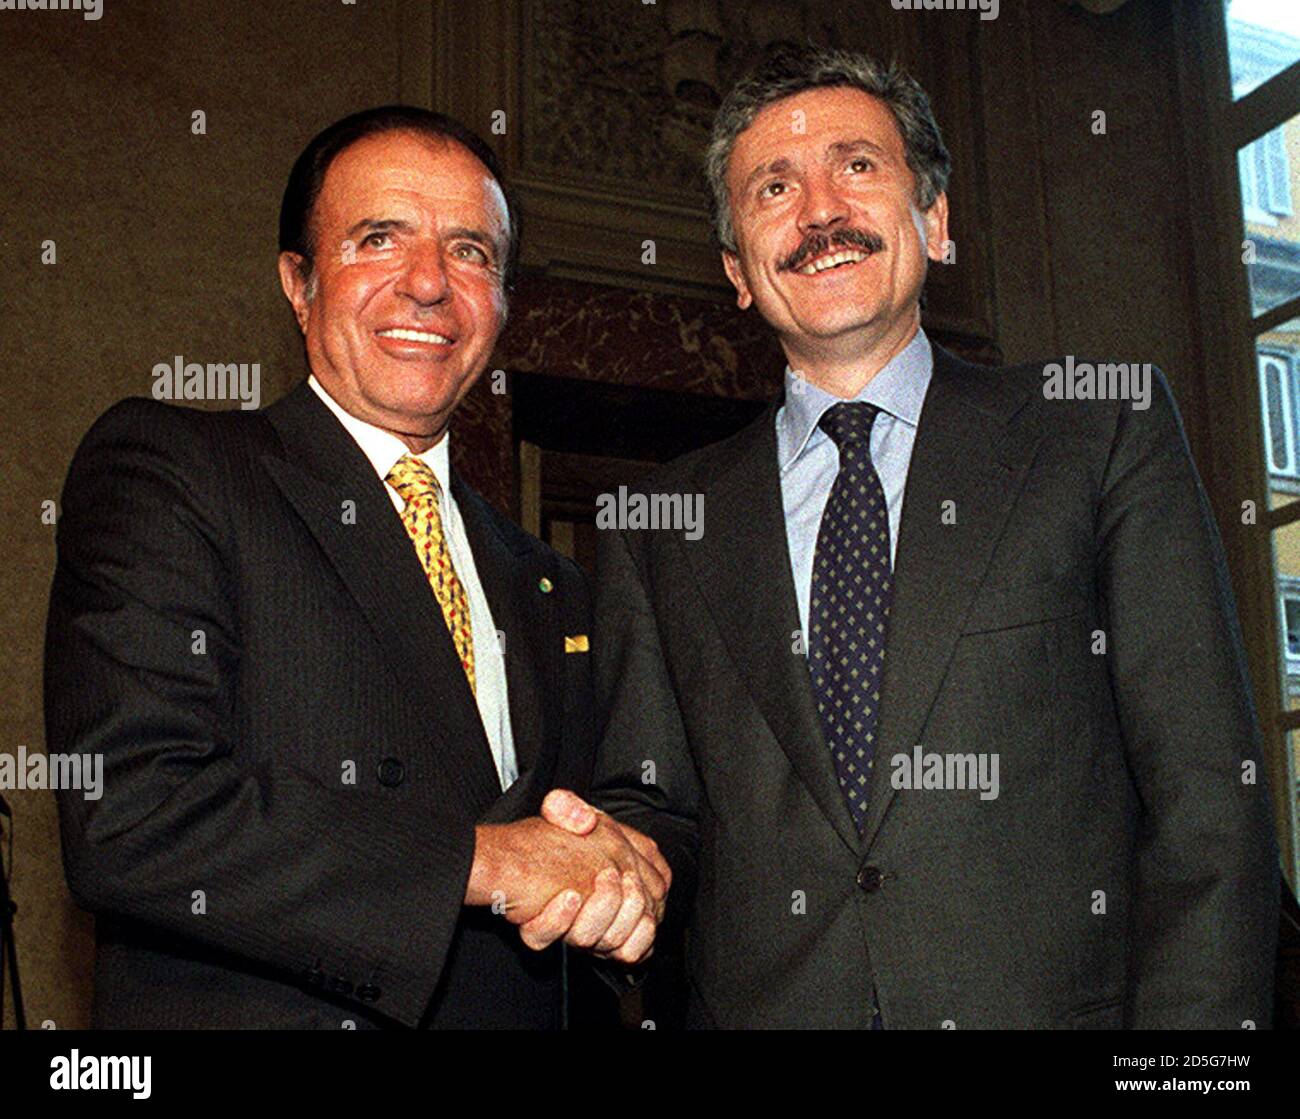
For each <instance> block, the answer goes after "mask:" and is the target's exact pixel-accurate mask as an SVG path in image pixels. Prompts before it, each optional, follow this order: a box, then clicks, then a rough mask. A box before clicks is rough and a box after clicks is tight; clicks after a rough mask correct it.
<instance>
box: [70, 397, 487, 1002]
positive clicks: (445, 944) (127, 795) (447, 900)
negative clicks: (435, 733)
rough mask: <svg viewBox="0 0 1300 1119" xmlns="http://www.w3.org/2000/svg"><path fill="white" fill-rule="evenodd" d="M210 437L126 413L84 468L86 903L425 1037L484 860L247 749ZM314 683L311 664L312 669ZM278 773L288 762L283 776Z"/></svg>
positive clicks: (80, 591)
mask: <svg viewBox="0 0 1300 1119" xmlns="http://www.w3.org/2000/svg"><path fill="white" fill-rule="evenodd" d="M204 419H205V417H202V416H201V415H198V414H191V413H186V412H184V411H183V410H181V409H174V408H169V407H166V406H163V405H159V404H156V403H154V402H152V401H145V400H132V401H125V402H123V403H122V404H120V405H117V406H115V407H114V408H112V409H110V410H109V412H107V413H106V414H105V415H104V416H103V417H102V418H101V419H100V421H99V422H98V423H97V424H96V425H95V426H94V428H92V430H91V432H90V433H89V434H88V435H87V437H86V439H85V440H84V441H83V443H82V446H81V447H80V449H79V450H78V452H77V455H76V456H75V459H74V461H73V464H72V467H71V470H70V473H69V476H68V480H67V484H66V486H65V489H64V495H63V504H62V510H61V516H60V520H59V527H58V537H57V540H58V561H57V565H56V570H55V576H54V585H53V589H52V592H51V599H50V612H49V620H48V626H47V633H46V652H45V715H46V740H47V747H48V750H49V751H50V752H51V753H56V752H57V753H69V754H81V755H88V756H90V757H92V758H94V757H100V758H102V764H103V784H102V795H101V796H100V797H99V798H98V799H94V800H91V799H86V798H85V797H84V796H83V795H82V793H80V792H75V791H64V792H61V793H60V794H59V812H60V821H61V828H62V836H63V855H64V865H65V869H66V873H67V878H68V883H69V886H70V888H71V891H72V893H73V896H74V898H76V900H77V901H78V902H79V903H80V904H81V905H83V906H85V907H86V908H88V909H90V910H93V911H95V912H97V913H100V914H107V915H112V916H116V917H123V918H127V919H130V920H133V921H137V922H142V923H144V924H146V925H147V926H149V927H150V928H152V929H153V930H156V931H160V932H162V933H164V934H166V935H172V936H175V937H177V938H178V939H180V938H183V939H184V940H188V941H191V942H197V943H199V944H201V945H204V946H207V947H210V948H212V949H217V950H223V951H225V952H229V953H233V954H235V955H236V956H238V957H242V958H245V959H247V960H249V961H253V962H255V963H257V964H260V965H263V966H265V967H269V968H270V969H272V970H273V971H275V972H279V973H282V974H283V976H284V978H285V980H286V981H288V982H294V981H298V982H302V983H304V984H305V985H308V986H313V987H316V988H318V989H320V990H321V993H322V994H323V995H328V996H329V997H338V998H342V999H344V1000H347V999H349V998H352V999H355V1000H357V1001H358V1002H360V1003H362V1004H364V1005H365V1006H366V1008H367V1009H369V1010H371V1011H375V1012H378V1013H381V1014H384V1015H387V1016H389V1017H391V1018H393V1019H395V1020H397V1021H398V1022H401V1023H404V1024H406V1025H409V1026H414V1025H416V1024H417V1023H418V1022H419V1020H420V1017H421V1015H422V1014H423V1013H424V1011H425V1009H426V1007H427V1006H428V1004H429V1002H430V999H431V997H432V995H433V992H434V990H435V988H436V986H437V984H438V980H439V976H440V974H441V971H442V968H443V966H444V962H445V960H446V958H447V954H448V949H449V947H450V945H451V942H452V938H453V936H454V934H455V930H456V923H457V920H458V918H459V914H460V907H461V902H462V900H463V897H464V889H465V883H466V880H467V878H468V875H469V867H470V863H471V861H472V858H473V849H474V831H473V822H472V820H458V819H453V818H448V819H446V820H437V819H427V818H425V819H420V820H418V821H417V820H415V819H411V818H409V817H406V816H402V815H400V814H396V813H380V812H377V811H375V805H374V803H373V801H371V800H370V799H369V798H368V797H366V796H365V795H364V794H362V793H360V792H359V791H358V790H357V789H355V788H346V787H343V786H342V784H341V783H340V784H339V785H337V786H333V787H331V786H330V785H329V784H328V783H327V782H323V781H322V780H321V779H320V778H319V777H317V776H314V775H311V774H308V773H305V772H303V771H301V770H300V769H298V768H296V767H295V766H293V765H292V764H290V763H284V762H279V761H277V760H276V758H275V752H274V750H271V749H267V748H266V744H259V745H260V746H261V748H260V749H259V750H258V751H257V757H258V759H259V760H258V762H257V763H256V764H253V763H252V761H251V759H250V754H251V752H250V751H249V750H248V749H247V748H246V744H245V742H244V741H243V738H242V735H243V733H244V732H243V730H242V729H241V728H242V727H244V726H246V725H247V724H246V723H245V721H244V720H243V719H242V718H241V712H240V711H239V710H238V701H237V697H238V687H237V682H238V679H239V677H240V674H241V672H243V673H248V672H250V671H255V666H250V665H247V664H241V648H240V612H239V601H238V594H237V579H236V568H237V563H238V557H237V555H236V553H235V549H234V541H233V538H232V532H231V528H230V524H229V517H228V509H227V501H228V497H229V495H228V493H227V492H226V487H225V486H224V483H223V482H222V479H221V476H220V473H221V471H220V460H219V458H218V457H217V456H215V455H213V454H212V453H210V451H209V449H208V447H207V446H206V439H205V435H206V433H207V432H208V431H209V428H208V427H207V426H205V424H204V423H203V422H202V421H203V420H204ZM299 653H300V654H301V656H302V659H303V662H304V665H308V664H309V662H310V660H311V650H310V649H303V650H299ZM267 759H269V760H267Z"/></svg>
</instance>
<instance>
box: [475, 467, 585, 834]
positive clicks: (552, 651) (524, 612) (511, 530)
mask: <svg viewBox="0 0 1300 1119" xmlns="http://www.w3.org/2000/svg"><path fill="white" fill-rule="evenodd" d="M451 484H452V493H453V495H454V496H455V498H456V505H457V507H458V508H459V509H460V515H461V520H462V521H463V523H464V525H465V534H466V536H467V537H468V538H469V542H470V548H471V549H472V550H473V552H474V566H475V567H476V568H477V570H478V576H479V582H480V583H481V584H482V586H483V592H484V594H485V595H486V596H487V600H488V605H489V606H490V607H491V609H492V620H493V623H494V624H495V625H496V628H497V630H498V632H499V633H500V634H501V635H502V637H503V638H504V642H505V662H506V685H507V688H508V690H509V694H510V729H511V735H512V737H513V739H514V745H515V755H516V758H517V760H518V763H519V780H518V781H516V782H515V784H514V785H513V786H511V788H510V790H509V791H508V792H507V794H506V796H505V797H504V798H503V799H502V802H501V803H500V804H499V805H497V806H496V810H494V812H493V816H494V817H495V816H496V815H498V814H500V815H501V816H502V818H503V819H508V818H512V817H511V813H513V812H514V810H515V808H516V807H520V806H521V805H522V803H523V802H524V801H527V800H528V799H529V797H530V796H531V795H532V793H533V791H534V787H535V786H536V785H537V784H538V782H540V783H542V784H546V783H547V782H548V781H549V780H550V774H551V773H552V772H554V769H555V760H556V751H557V748H558V741H557V739H556V735H557V733H558V731H559V728H560V726H561V717H560V706H559V705H560V704H561V703H562V702H563V694H562V691H561V683H562V680H563V677H562V674H561V671H562V665H561V662H560V658H561V657H562V656H563V655H564V645H563V634H562V633H561V625H560V619H559V611H560V604H559V601H558V599H559V596H560V593H561V590H560V586H559V580H558V579H557V578H556V577H555V576H556V572H555V571H554V570H552V569H551V561H550V560H549V559H548V557H547V556H546V555H545V554H544V553H542V552H540V551H539V550H538V549H537V548H536V547H535V546H534V544H533V541H532V539H531V537H529V536H528V535H527V534H525V533H524V532H523V531H521V530H520V529H519V528H517V527H516V526H514V525H513V524H510V522H508V521H506V520H505V519H504V518H502V517H501V516H500V515H499V514H498V513H497V512H496V511H495V510H493V509H492V508H491V507H490V506H488V504H487V503H486V502H485V501H484V500H483V499H482V498H481V497H479V495H478V494H477V493H475V492H474V491H473V490H472V489H470V487H469V486H468V485H466V484H465V482H464V480H463V479H462V478H461V477H460V475H459V474H458V473H457V472H456V471H455V470H454V469H453V470H452V483H451ZM544 578H545V579H548V580H549V581H550V585H551V587H552V588H553V589H552V590H551V591H550V592H549V593H545V592H543V591H542V589H541V585H542V580H543V579H544ZM543 791H544V790H543ZM517 802H518V803H517Z"/></svg>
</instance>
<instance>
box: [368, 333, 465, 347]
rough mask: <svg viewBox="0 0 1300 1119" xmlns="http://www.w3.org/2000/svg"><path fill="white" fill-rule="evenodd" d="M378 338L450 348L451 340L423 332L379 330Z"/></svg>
mask: <svg viewBox="0 0 1300 1119" xmlns="http://www.w3.org/2000/svg"><path fill="white" fill-rule="evenodd" d="M379 337H380V338H400V339H401V340H402V341H403V342H434V343H437V344H440V345H443V346H450V345H451V339H450V338H447V337H444V336H443V335H441V334H432V333H429V332H427V331H424V330H381V331H380V332H379Z"/></svg>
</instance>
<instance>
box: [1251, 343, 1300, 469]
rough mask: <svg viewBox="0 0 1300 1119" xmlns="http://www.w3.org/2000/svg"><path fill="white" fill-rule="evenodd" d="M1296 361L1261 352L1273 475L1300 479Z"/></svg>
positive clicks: (1266, 439) (1261, 381)
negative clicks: (1297, 440)
mask: <svg viewBox="0 0 1300 1119" xmlns="http://www.w3.org/2000/svg"><path fill="white" fill-rule="evenodd" d="M1295 369H1296V366H1295V362H1294V361H1293V360H1292V359H1291V357H1290V356H1289V355H1287V354H1281V353H1270V352H1269V351H1267V350H1262V351H1260V353H1259V391H1260V396H1261V400H1260V403H1261V404H1262V406H1263V409H1264V444H1265V447H1266V448H1267V450H1268V470H1269V473H1270V474H1274V475H1281V476H1282V477H1285V478H1297V477H1300V469H1297V464H1296V429H1297V427H1298V426H1300V422H1298V421H1300V418H1298V417H1297V414H1296V406H1295V404H1296V396H1297V394H1296V387H1297V386H1296V383H1295Z"/></svg>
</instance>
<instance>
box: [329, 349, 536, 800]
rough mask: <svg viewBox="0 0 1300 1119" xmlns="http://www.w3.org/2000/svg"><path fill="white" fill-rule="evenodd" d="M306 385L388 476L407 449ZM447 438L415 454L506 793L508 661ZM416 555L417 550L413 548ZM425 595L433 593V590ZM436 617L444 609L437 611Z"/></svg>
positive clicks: (509, 779) (510, 741) (511, 749)
mask: <svg viewBox="0 0 1300 1119" xmlns="http://www.w3.org/2000/svg"><path fill="white" fill-rule="evenodd" d="M307 383H308V384H309V385H311V387H312V389H313V390H315V392H316V395H317V396H319V397H320V398H321V400H323V401H324V402H325V406H326V407H327V408H328V409H329V410H330V411H331V412H333V413H334V415H335V416H337V417H338V420H339V423H341V424H342V425H343V427H344V428H345V429H346V430H347V432H348V434H349V435H351V436H352V438H353V439H354V440H356V443H357V446H358V447H360V448H361V450H362V453H363V454H364V455H365V456H366V458H368V459H369V460H370V465H371V466H373V467H374V468H375V473H376V474H378V475H379V478H380V481H384V479H386V478H387V477H388V472H389V471H390V470H392V468H393V467H394V466H395V465H396V464H397V460H398V459H400V458H401V457H402V456H403V455H405V454H410V450H409V449H408V447H407V446H406V444H405V443H403V442H402V441H401V440H400V439H398V438H397V436H396V435H393V434H392V433H391V432H387V431H384V430H383V428H379V427H375V425H374V424H368V423H366V422H365V420H359V419H357V417H356V416H354V415H352V414H351V413H349V412H345V411H344V410H343V408H341V407H340V406H339V404H338V402H337V401H336V400H334V398H333V397H331V396H330V394H329V393H327V392H326V391H325V390H324V389H323V388H322V387H321V384H320V382H319V381H317V380H316V377H315V375H314V374H313V375H311V376H309V377H308V378H307ZM450 439H451V433H450V432H447V433H446V434H445V435H444V436H443V437H442V438H441V439H439V440H438V442H437V443H435V444H434V445H433V446H432V447H430V448H429V449H428V450H427V451H425V452H424V453H423V454H420V455H416V456H415V457H416V458H419V459H422V460H423V461H424V462H425V463H426V464H427V465H428V466H429V468H430V469H431V470H432V471H433V476H434V478H435V479H437V482H438V512H439V515H440V516H441V518H442V533H443V536H444V537H445V539H446V541H447V549H448V550H449V551H450V552H451V562H452V564H453V565H454V566H455V568H456V577H457V578H458V579H459V580H460V582H461V586H463V587H464V588H465V597H466V598H467V599H468V600H469V620H470V627H471V629H472V630H473V637H474V677H475V681H476V686H475V696H476V699H477V701H478V713H479V717H480V718H481V719H482V720H483V730H484V731H485V732H486V734H487V740H488V745H489V746H491V748H492V760H493V761H494V762H495V763H496V767H497V775H498V776H499V777H500V778H501V788H502V789H503V790H504V789H508V788H510V786H511V785H513V784H514V782H515V779H516V778H517V777H518V776H519V766H518V762H517V760H516V758H515V740H514V734H513V733H512V731H511V729H510V697H509V693H508V691H507V689H506V661H505V656H504V654H503V653H502V651H501V643H500V642H499V641H498V640H497V627H496V623H495V622H493V620H492V609H491V607H490V606H489V605H488V600H487V595H485V594H484V593H483V584H482V583H480V582H479V578H478V569H477V568H476V567H475V566H474V553H473V552H472V551H471V550H470V546H469V538H468V537H467V536H466V535H465V525H464V523H463V522H462V521H461V519H460V510H459V509H458V508H457V507H456V499H455V498H454V497H453V496H452V494H451V484H450V479H451V459H450V456H449V455H448V451H447V446H448V442H449V441H450ZM384 488H385V489H386V490H387V491H388V496H389V498H390V499H391V500H392V502H393V508H394V509H396V510H397V511H398V513H401V511H402V509H403V508H404V507H405V505H406V502H405V501H403V500H402V495H401V494H399V493H398V492H397V491H396V490H395V489H393V487H392V486H390V485H389V484H388V483H387V482H386V481H384ZM411 548H412V550H414V548H415V545H414V544H412V545H411ZM429 594H430V595H432V594H433V590H432V588H431V589H430V590H429ZM438 615H439V617H441V616H442V610H441V609H439V610H438Z"/></svg>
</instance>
